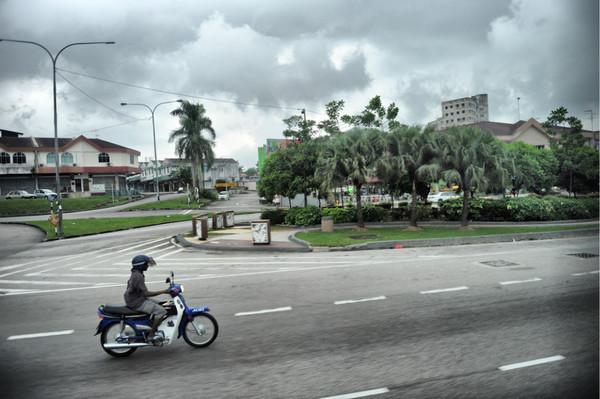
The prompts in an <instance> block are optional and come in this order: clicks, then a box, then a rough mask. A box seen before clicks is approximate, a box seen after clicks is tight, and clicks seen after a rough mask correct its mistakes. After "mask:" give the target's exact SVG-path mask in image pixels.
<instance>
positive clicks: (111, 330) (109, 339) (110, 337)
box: [100, 323, 137, 357]
mask: <svg viewBox="0 0 600 399" xmlns="http://www.w3.org/2000/svg"><path fill="white" fill-rule="evenodd" d="M119 335H121V336H122V337H125V336H130V337H133V336H135V330H134V329H133V328H132V327H131V326H130V325H128V324H125V327H124V328H123V331H121V325H120V324H119V323H114V324H111V325H109V326H108V327H106V328H105V329H104V331H102V335H100V346H102V349H104V352H106V353H108V354H109V355H111V356H114V357H125V356H129V355H131V354H132V353H133V352H135V350H136V349H137V348H122V349H108V348H105V347H104V344H116V343H120V342H118V341H117V337H119Z"/></svg>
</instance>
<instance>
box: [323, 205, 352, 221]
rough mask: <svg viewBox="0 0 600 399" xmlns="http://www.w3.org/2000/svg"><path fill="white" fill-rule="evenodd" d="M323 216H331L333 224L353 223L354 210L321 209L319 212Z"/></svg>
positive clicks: (350, 208)
mask: <svg viewBox="0 0 600 399" xmlns="http://www.w3.org/2000/svg"><path fill="white" fill-rule="evenodd" d="M321 213H322V214H323V216H332V217H333V222H334V223H355V222H356V208H355V207H353V206H352V207H348V208H323V209H322V210H321Z"/></svg>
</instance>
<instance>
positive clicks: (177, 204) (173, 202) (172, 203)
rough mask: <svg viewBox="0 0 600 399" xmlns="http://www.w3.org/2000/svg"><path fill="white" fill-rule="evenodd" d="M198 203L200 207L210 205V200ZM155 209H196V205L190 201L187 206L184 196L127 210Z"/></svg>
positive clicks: (202, 200)
mask: <svg viewBox="0 0 600 399" xmlns="http://www.w3.org/2000/svg"><path fill="white" fill-rule="evenodd" d="M200 201H201V204H200V206H201V207H202V206H206V205H208V204H209V203H210V200H208V199H205V198H203V199H201V200H200ZM155 209H163V210H164V209H198V204H196V202H195V201H192V203H191V204H190V205H189V206H188V203H187V196H186V195H184V196H181V197H177V198H172V199H168V200H164V201H155V202H148V203H146V204H140V205H136V206H134V207H132V208H127V210H128V211H148V210H155Z"/></svg>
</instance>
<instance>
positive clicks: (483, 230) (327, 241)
mask: <svg viewBox="0 0 600 399" xmlns="http://www.w3.org/2000/svg"><path fill="white" fill-rule="evenodd" d="M594 227H598V225H597V224H585V225H578V226H539V227H534V226H533V227H532V226H500V227H477V228H473V230H459V229H458V228H457V227H424V228H423V229H422V230H419V231H404V230H403V229H404V227H380V228H370V229H369V230H367V231H361V232H358V231H354V230H353V229H339V230H335V231H333V232H332V233H324V232H322V231H305V232H300V233H298V234H296V237H298V238H300V239H301V240H304V241H307V242H309V243H310V245H312V246H315V247H344V246H346V245H352V244H363V243H368V242H377V241H400V240H426V239H434V238H454V237H474V236H486V235H495V234H515V233H538V232H551V231H563V230H577V229H589V228H594ZM367 234H368V236H369V238H368V239H363V238H361V237H359V236H365V235H367Z"/></svg>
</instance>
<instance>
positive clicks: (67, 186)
mask: <svg viewBox="0 0 600 399" xmlns="http://www.w3.org/2000/svg"><path fill="white" fill-rule="evenodd" d="M0 132H1V135H0V195H1V194H5V193H7V192H8V191H11V190H27V191H30V192H31V191H33V190H35V189H38V188H48V189H51V190H53V191H54V190H56V174H55V173H56V154H55V151H54V138H49V137H22V136H23V134H22V133H18V132H12V131H8V130H1V131H0ZM58 147H59V149H58V160H59V182H60V188H59V189H60V191H61V192H63V193H73V195H74V196H85V195H90V194H100V193H104V192H110V191H111V190H117V191H118V190H124V189H125V188H126V178H127V176H128V175H131V174H135V173H138V172H139V167H138V157H139V155H140V153H139V152H138V151H136V150H133V149H131V148H127V147H123V146H121V145H118V144H115V143H111V142H108V141H105V140H101V139H90V138H87V137H85V136H83V135H81V136H79V137H76V138H59V139H58Z"/></svg>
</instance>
